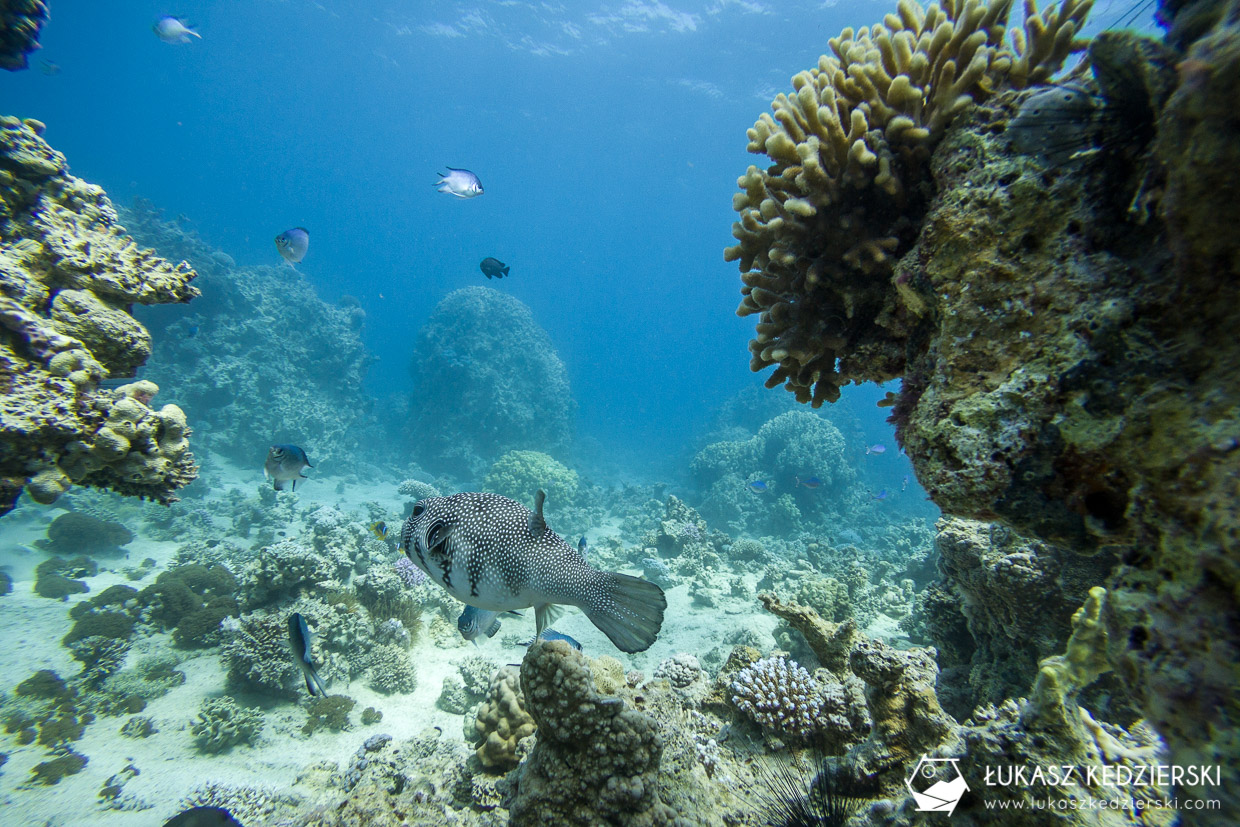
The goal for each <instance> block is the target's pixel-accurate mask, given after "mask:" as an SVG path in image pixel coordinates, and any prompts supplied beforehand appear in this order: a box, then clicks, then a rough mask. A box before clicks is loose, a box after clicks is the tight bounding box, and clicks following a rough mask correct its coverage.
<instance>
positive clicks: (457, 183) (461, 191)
mask: <svg viewBox="0 0 1240 827" xmlns="http://www.w3.org/2000/svg"><path fill="white" fill-rule="evenodd" d="M435 174H436V175H438V176H439V180H438V181H436V182H435V186H436V187H437V188H438V189H439V191H440V192H446V193H447V194H448V195H455V196H456V197H457V198H476V197H477V196H479V195H482V182H481V181H479V180H478V176H477V175H474V174H473V173H472V172H470V171H469V170H467V169H456V168H454V167H448V174H447V175H444V174H443V173H442V172H437V173H435Z"/></svg>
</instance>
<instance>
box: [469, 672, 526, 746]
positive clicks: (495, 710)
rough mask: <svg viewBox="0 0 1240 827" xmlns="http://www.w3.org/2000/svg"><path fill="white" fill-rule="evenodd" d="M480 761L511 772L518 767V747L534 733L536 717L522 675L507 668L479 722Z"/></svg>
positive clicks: (479, 714)
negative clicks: (528, 707) (529, 709)
mask: <svg viewBox="0 0 1240 827" xmlns="http://www.w3.org/2000/svg"><path fill="white" fill-rule="evenodd" d="M474 726H475V731H476V732H477V737H478V739H479V740H480V741H481V742H482V743H480V744H478V748H477V755H478V760H479V761H480V762H482V766H484V767H487V768H488V769H495V770H510V769H512V768H513V767H515V766H516V765H517V760H518V758H517V744H518V742H520V740H521V739H522V738H525V737H526V736H528V735H533V734H534V729H535V727H536V724H535V723H534V718H533V717H532V716H531V715H530V714H529V712H527V711H526V705H525V696H524V694H523V693H522V692H521V682H520V673H519V672H518V671H517V669H516V668H515V667H512V666H505V667H503V668H501V669H500V670H499V671H498V672H496V673H495V677H494V678H492V680H491V686H490V688H489V690H488V691H487V697H486V699H485V700H484V701H483V702H482V703H481V704H480V705H479V706H478V712H477V715H476V719H475V723H474Z"/></svg>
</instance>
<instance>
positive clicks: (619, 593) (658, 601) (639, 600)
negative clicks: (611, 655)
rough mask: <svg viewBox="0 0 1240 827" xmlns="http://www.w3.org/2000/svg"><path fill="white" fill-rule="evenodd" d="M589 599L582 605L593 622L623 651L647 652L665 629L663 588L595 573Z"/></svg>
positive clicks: (599, 572)
mask: <svg viewBox="0 0 1240 827" xmlns="http://www.w3.org/2000/svg"><path fill="white" fill-rule="evenodd" d="M588 592H589V598H588V599H587V600H586V601H585V602H583V603H581V604H580V606H581V610H582V611H583V612H585V613H586V617H588V618H590V622H591V623H593V624H594V625H595V626H597V627H598V628H599V631H601V632H602V633H603V634H605V635H607V637H609V638H610V639H611V642H612V643H614V644H615V645H616V648H617V649H619V650H620V651H621V652H644V651H646V650H647V649H649V648H650V644H652V643H654V641H655V638H657V637H658V636H659V630H660V629H661V628H662V627H663V612H664V610H665V609H667V597H666V596H665V595H664V594H663V589H661V588H659V587H658V586H656V585H655V584H654V583H651V582H650V581H649V580H643V579H641V578H640V577H631V576H630V575H627V574H617V573H615V572H607V571H595V572H594V578H593V581H592V582H591V583H590V585H589V589H588Z"/></svg>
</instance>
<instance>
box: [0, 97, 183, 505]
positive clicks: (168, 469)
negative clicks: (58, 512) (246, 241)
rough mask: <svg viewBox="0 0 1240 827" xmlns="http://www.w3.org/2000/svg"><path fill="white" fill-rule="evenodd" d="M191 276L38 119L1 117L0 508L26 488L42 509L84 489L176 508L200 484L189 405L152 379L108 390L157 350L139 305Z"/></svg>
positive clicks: (159, 298) (177, 297) (173, 297)
mask: <svg viewBox="0 0 1240 827" xmlns="http://www.w3.org/2000/svg"><path fill="white" fill-rule="evenodd" d="M40 128H41V127H40ZM194 276H195V273H194V271H193V270H191V269H190V268H189V266H188V265H186V264H185V263H184V262H182V263H181V264H177V265H175V266H174V265H172V264H170V263H168V262H167V261H164V260H163V259H161V258H159V257H158V256H156V255H155V253H154V251H152V250H144V249H141V248H139V247H138V246H136V245H135V244H134V242H133V241H132V240H131V239H129V238H128V237H127V236H126V235H125V231H124V228H123V227H121V226H120V225H119V224H118V223H117V217H116V211H115V210H114V209H113V207H112V203H111V202H110V201H109V200H108V197H107V195H105V194H104V192H103V190H102V189H100V188H99V187H96V186H93V185H91V184H87V183H86V182H84V181H81V180H80V179H77V178H74V177H73V176H71V175H69V174H68V165H67V164H66V163H65V159H64V156H63V155H61V154H60V153H58V152H56V151H55V150H53V149H52V148H51V147H50V146H48V145H47V143H46V142H44V141H43V139H42V138H41V137H40V136H39V135H38V134H37V133H36V131H35V130H34V129H32V128H31V126H30V125H28V124H25V123H23V122H21V121H19V120H17V119H16V118H0V391H2V392H3V396H2V397H0V398H2V401H0V446H3V450H0V514H4V513H7V512H8V511H9V510H10V509H11V508H12V507H13V503H14V502H15V501H16V499H17V496H18V494H20V493H21V491H22V490H23V488H25V489H26V490H27V491H29V493H30V495H31V498H32V499H34V500H36V501H37V502H41V503H51V502H54V501H55V500H56V499H57V498H58V497H59V496H60V495H61V494H62V493H63V492H64V491H65V490H66V489H68V487H69V486H70V485H71V484H74V483H77V484H80V485H90V486H95V487H98V488H110V489H112V490H114V491H116V492H118V493H121V494H128V495H131V496H137V497H143V498H146V499H153V500H157V501H159V502H163V503H169V502H173V501H175V500H176V497H175V496H174V495H173V492H174V491H176V490H177V489H178V488H181V487H182V486H184V485H186V484H187V483H189V482H190V481H192V480H193V479H194V477H195V476H196V475H197V467H196V466H195V465H194V458H193V455H192V454H191V453H190V452H189V444H188V442H187V441H186V437H187V436H188V435H189V428H188V427H187V426H186V420H185V415H184V414H183V413H182V412H181V410H180V408H178V407H176V406H175V405H165V406H164V407H163V408H162V409H159V410H155V409H153V408H151V407H150V402H151V399H152V397H154V395H155V394H156V393H158V392H159V388H158V387H157V386H156V385H154V384H153V383H151V382H135V383H134V384H132V385H127V386H125V387H124V388H120V389H116V390H104V389H101V388H100V387H99V382H100V380H101V379H104V378H109V377H124V376H131V375H132V374H133V372H134V370H135V369H136V368H138V367H139V366H141V365H142V364H143V363H144V362H145V361H146V358H147V356H148V355H149V353H150V336H149V334H148V333H147V332H146V329H145V328H144V327H143V326H142V325H141V324H139V323H138V321H137V320H136V319H135V318H134V317H133V316H131V315H130V313H129V308H130V306H131V305H132V304H165V303H170V302H187V301H189V300H190V299H192V298H194V297H195V296H197V295H198V291H197V290H196V289H195V288H193V287H191V286H190V284H189V282H190V280H191V279H193V278H194Z"/></svg>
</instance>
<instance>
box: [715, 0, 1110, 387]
mask: <svg viewBox="0 0 1240 827" xmlns="http://www.w3.org/2000/svg"><path fill="white" fill-rule="evenodd" d="M1011 6H1012V2H1011V0H995V2H991V3H985V2H982V0H946V1H945V2H943V3H942V4H939V3H935V4H932V5H931V6H930V7H929V8H928V9H927V8H923V7H922V6H921V5H920V4H918V3H917V2H915V0H901V2H900V3H899V7H898V13H897V14H888V15H887V16H886V18H884V20H883V22H882V23H880V24H875V25H874V26H869V27H862V28H861V29H860V30H859V31H853V30H852V29H851V28H849V29H845V30H844V31H843V33H841V35H840V36H839V37H836V38H832V39H831V40H830V41H829V43H830V46H831V50H832V55H824V56H822V57H821V58H819V60H818V66H817V67H815V68H813V69H810V70H808V71H804V72H801V73H800V74H798V75H796V76H795V77H794V78H793V79H792V85H793V88H794V92H793V93H792V94H791V95H788V94H783V93H781V94H779V95H778V96H777V97H776V98H775V101H774V102H773V104H772V109H773V115H772V114H763V115H762V116H761V118H759V120H758V122H757V123H755V124H754V126H753V128H752V129H750V130H749V132H748V136H749V145H748V150H749V151H750V152H753V153H757V154H765V155H767V156H769V157H770V159H771V160H772V161H773V163H772V165H771V166H769V167H768V168H767V169H765V170H762V169H759V168H758V167H756V166H750V167H749V169H748V171H747V172H746V173H745V175H743V176H742V177H741V178H740V179H739V180H738V182H737V183H738V186H739V187H740V189H741V190H742V192H740V193H738V194H737V195H735V196H733V208H734V209H735V210H736V211H737V212H738V213H740V220H739V221H737V222H736V223H735V224H733V228H732V234H733V236H734V237H735V238H736V239H737V242H738V243H737V244H736V245H734V246H732V247H729V248H728V249H727V250H726V251H725V252H724V258H725V259H726V260H728V261H739V262H740V267H741V271H742V274H741V280H742V282H743V283H744V286H743V287H742V288H741V293H742V294H743V297H744V298H743V299H742V301H741V304H740V307H739V308H738V309H737V314H738V315H741V316H749V315H754V314H757V315H758V317H759V320H758V325H757V333H756V336H755V337H754V339H753V340H752V341H751V342H750V343H749V350H750V353H751V357H752V358H751V360H750V367H751V368H752V369H753V370H754V371H760V370H763V369H765V368H768V367H771V366H775V371H774V372H773V373H772V374H771V376H770V377H768V379H767V381H766V385H767V387H772V388H773V387H775V386H776V385H779V384H781V383H782V384H783V385H784V386H785V387H786V388H787V389H788V390H790V391H792V392H793V393H795V394H796V397H797V400H798V401H800V402H809V403H811V404H813V405H814V406H815V407H817V406H819V405H821V404H822V403H823V402H824V401H828V402H834V401H836V400H837V399H838V398H839V394H840V388H841V387H842V386H843V385H845V384H847V383H848V382H850V381H854V380H856V381H867V380H873V381H885V380H888V379H892V378H894V377H896V376H897V375H899V374H900V372H901V369H902V366H903V353H904V341H905V339H906V338H907V336H908V334H909V331H910V328H911V327H912V326H913V325H915V323H916V321H917V319H918V318H919V317H921V316H922V315H924V314H925V312H926V311H927V309H928V308H927V305H926V302H925V301H924V299H922V298H921V296H920V295H918V292H917V291H916V290H915V289H914V286H912V285H909V284H907V283H906V284H893V283H892V280H891V275H892V271H893V269H894V266H895V262H896V261H897V260H898V259H899V258H900V257H901V256H902V255H903V254H904V253H905V252H907V251H908V250H909V248H910V247H911V246H912V244H913V242H914V241H915V239H916V236H917V232H918V229H919V225H920V217H921V214H922V213H923V212H924V210H925V205H926V203H927V202H928V199H929V196H930V195H931V194H932V186H931V180H930V175H929V172H928V166H927V163H926V161H927V159H928V158H929V156H930V150H931V148H932V147H933V146H934V144H935V143H936V141H937V140H938V139H939V138H940V137H941V136H942V135H943V133H944V131H945V130H946V128H947V126H948V125H949V124H950V123H951V120H952V118H953V117H954V116H955V115H956V114H957V113H958V112H959V111H960V110H962V109H963V108H965V107H967V106H968V105H969V104H971V103H972V102H973V101H974V100H977V99H981V98H984V97H987V96H989V95H991V94H993V93H994V92H995V91H996V90H998V89H1000V88H1003V87H1008V88H1024V87H1025V86H1027V85H1029V84H1034V83H1040V82H1042V81H1045V80H1046V79H1048V78H1049V77H1050V76H1051V75H1052V74H1053V73H1054V72H1055V71H1057V70H1058V69H1059V68H1060V67H1061V66H1062V65H1063V62H1064V60H1065V59H1066V58H1067V57H1068V55H1069V54H1070V53H1071V52H1072V51H1075V50H1079V49H1080V48H1083V44H1081V43H1079V42H1078V41H1076V40H1075V34H1076V32H1077V31H1079V30H1080V27H1081V25H1082V24H1083V22H1084V19H1085V16H1086V14H1087V13H1088V12H1089V9H1090V6H1091V2H1090V0H1063V1H1062V2H1061V3H1059V4H1058V5H1055V6H1052V7H1050V8H1049V9H1047V10H1045V11H1041V12H1039V11H1038V10H1037V7H1036V5H1035V4H1034V2H1033V0H1027V2H1026V10H1025V11H1026V15H1025V22H1024V26H1023V27H1022V28H1014V29H1012V31H1011V32H1010V37H1009V38H1008V39H1007V40H1006V41H1005V38H1004V35H1005V25H1006V21H1007V18H1008V14H1009V12H1010V10H1011Z"/></svg>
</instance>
